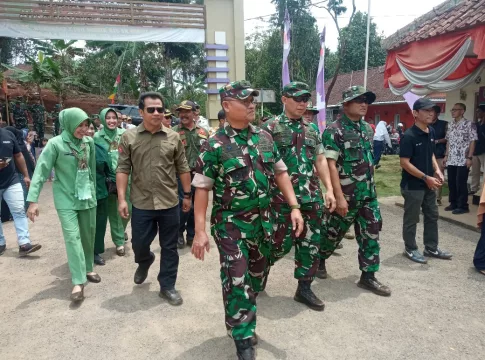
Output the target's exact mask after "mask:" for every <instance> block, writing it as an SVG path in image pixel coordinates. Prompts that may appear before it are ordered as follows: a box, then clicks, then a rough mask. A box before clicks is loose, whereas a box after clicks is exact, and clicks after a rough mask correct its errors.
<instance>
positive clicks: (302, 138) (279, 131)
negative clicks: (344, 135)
mask: <svg viewBox="0 0 485 360" xmlns="http://www.w3.org/2000/svg"><path fill="white" fill-rule="evenodd" d="M263 129H265V130H267V131H268V132H269V133H270V134H271V135H272V136H273V139H274V142H275V144H276V146H277V147H278V151H279V152H280V154H281V157H282V159H283V161H284V163H285V164H286V166H287V167H288V174H289V175H290V179H291V183H292V184H293V190H294V191H295V195H296V198H297V200H298V202H299V203H300V204H306V203H314V202H318V203H321V202H322V201H323V200H322V190H321V188H320V182H319V179H318V176H317V174H316V172H315V170H314V165H315V161H316V159H317V156H318V155H320V154H323V152H324V150H323V146H322V141H321V139H320V136H319V132H318V127H317V126H316V125H315V124H313V123H309V122H307V121H305V120H304V119H303V118H300V119H297V120H293V119H289V118H288V117H287V116H286V115H285V114H284V113H283V114H281V115H280V116H277V117H276V118H274V119H271V120H268V121H267V122H266V123H265V124H264V125H263ZM273 202H275V203H286V200H285V198H284V197H283V194H282V193H281V192H280V191H279V190H278V189H277V188H274V189H273Z"/></svg>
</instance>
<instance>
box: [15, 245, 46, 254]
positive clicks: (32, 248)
mask: <svg viewBox="0 0 485 360" xmlns="http://www.w3.org/2000/svg"><path fill="white" fill-rule="evenodd" d="M41 247H42V245H39V244H30V243H29V244H25V245H22V246H19V256H27V255H29V254H31V253H33V252H36V251H37V250H40V248H41Z"/></svg>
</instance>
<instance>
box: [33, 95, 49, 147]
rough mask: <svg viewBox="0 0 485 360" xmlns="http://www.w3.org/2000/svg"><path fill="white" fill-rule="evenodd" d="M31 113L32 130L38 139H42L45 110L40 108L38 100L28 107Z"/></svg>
mask: <svg viewBox="0 0 485 360" xmlns="http://www.w3.org/2000/svg"><path fill="white" fill-rule="evenodd" d="M30 112H31V113H32V119H33V122H34V130H35V131H36V132H37V135H38V136H39V139H43V138H44V126H45V108H44V107H43V106H42V104H41V102H40V99H39V100H37V101H36V102H35V104H33V105H32V106H31V107H30Z"/></svg>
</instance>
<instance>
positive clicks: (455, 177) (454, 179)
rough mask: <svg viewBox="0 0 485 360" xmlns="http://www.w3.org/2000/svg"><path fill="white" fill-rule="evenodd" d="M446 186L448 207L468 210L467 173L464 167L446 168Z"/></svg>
mask: <svg viewBox="0 0 485 360" xmlns="http://www.w3.org/2000/svg"><path fill="white" fill-rule="evenodd" d="M447 169H448V186H449V188H450V197H449V199H450V205H451V206H452V207H454V208H457V209H465V210H468V187H467V180H468V173H469V169H468V168H467V167H466V166H448V167H447Z"/></svg>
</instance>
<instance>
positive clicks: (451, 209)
mask: <svg viewBox="0 0 485 360" xmlns="http://www.w3.org/2000/svg"><path fill="white" fill-rule="evenodd" d="M455 209H456V206H453V205H448V206H447V207H445V208H444V210H445V211H453V210H455Z"/></svg>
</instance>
